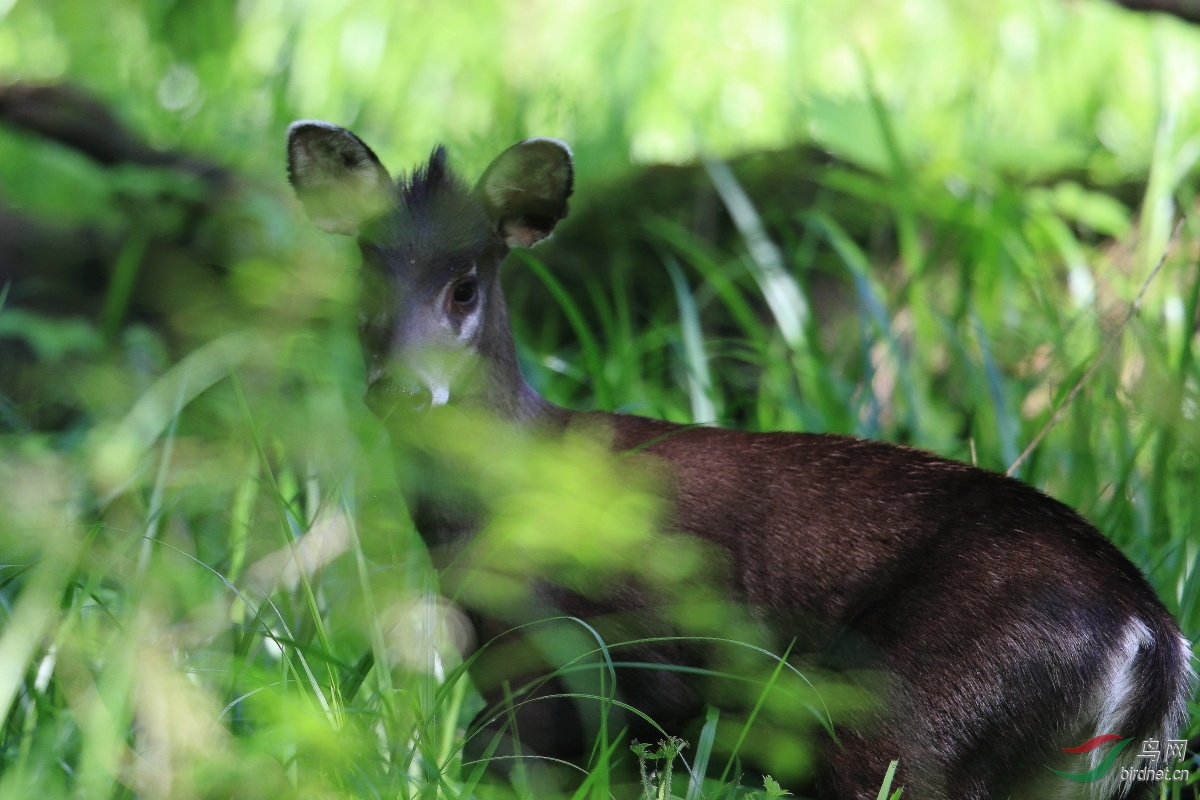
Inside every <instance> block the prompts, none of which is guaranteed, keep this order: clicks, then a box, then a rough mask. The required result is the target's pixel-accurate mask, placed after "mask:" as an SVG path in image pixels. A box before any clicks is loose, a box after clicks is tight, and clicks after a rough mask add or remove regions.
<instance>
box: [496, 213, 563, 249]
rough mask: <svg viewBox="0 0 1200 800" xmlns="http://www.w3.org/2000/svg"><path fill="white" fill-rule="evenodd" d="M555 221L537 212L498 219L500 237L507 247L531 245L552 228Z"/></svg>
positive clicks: (544, 236)
mask: <svg viewBox="0 0 1200 800" xmlns="http://www.w3.org/2000/svg"><path fill="white" fill-rule="evenodd" d="M556 222H557V220H555V219H551V218H550V217H544V216H541V215H539V214H524V215H520V216H516V217H508V218H507V219H502V220H500V225H499V230H500V237H501V238H502V239H504V243H505V244H507V245H508V246H509V247H532V246H533V245H535V244H537V243H538V242H540V241H541V240H542V239H545V238H546V237H547V236H549V235H550V234H551V232H552V231H553V230H554V225H555V223H556Z"/></svg>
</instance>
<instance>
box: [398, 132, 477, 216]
mask: <svg viewBox="0 0 1200 800" xmlns="http://www.w3.org/2000/svg"><path fill="white" fill-rule="evenodd" d="M396 191H397V193H398V194H399V200H400V205H401V206H402V207H404V208H407V209H409V210H410V211H419V210H422V209H423V208H425V207H426V206H428V205H429V204H430V202H431V200H432V199H433V197H434V196H435V195H437V194H442V193H452V192H464V193H465V192H466V191H467V187H466V184H464V183H463V182H462V181H460V180H459V179H458V176H457V175H455V174H454V173H453V172H452V171H451V170H450V166H449V165H448V164H447V163H446V146H445V145H441V144H439V145H437V146H436V147H434V148H433V152H432V153H431V154H430V155H429V163H428V164H425V165H424V166H420V167H417V168H416V169H414V170H413V171H412V175H409V176H404V175H401V176H400V177H399V178H398V179H397V180H396Z"/></svg>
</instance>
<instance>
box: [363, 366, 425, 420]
mask: <svg viewBox="0 0 1200 800" xmlns="http://www.w3.org/2000/svg"><path fill="white" fill-rule="evenodd" d="M365 399H366V403H367V407H368V408H370V409H371V411H372V413H374V414H375V416H377V417H385V416H387V415H388V414H389V413H391V412H392V411H397V410H398V411H423V410H425V409H427V408H429V407H430V406H431V405H432V404H433V395H432V394H431V393H430V391H429V388H428V387H426V386H425V384H423V383H421V382H420V381H419V380H417V379H416V378H413V377H411V376H407V375H393V374H390V373H384V374H383V375H380V376H379V377H378V378H376V379H375V380H374V381H372V382H371V384H370V385H369V386H368V387H367V395H366V398H365Z"/></svg>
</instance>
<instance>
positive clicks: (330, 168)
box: [288, 120, 392, 235]
mask: <svg viewBox="0 0 1200 800" xmlns="http://www.w3.org/2000/svg"><path fill="white" fill-rule="evenodd" d="M288 177H289V179H290V180H291V183H292V186H293V188H295V190H296V196H297V197H299V198H300V201H301V203H303V204H304V210H305V211H306V212H307V213H308V216H309V218H310V219H311V220H312V221H313V222H314V223H315V224H316V225H317V226H318V227H320V228H321V229H323V230H326V231H329V232H330V233H342V234H348V235H353V234H356V233H358V231H359V229H360V228H361V227H362V224H363V223H364V222H366V221H368V220H370V219H372V218H373V217H376V216H378V215H379V214H380V213H382V212H383V211H384V210H386V208H387V207H388V204H389V203H390V202H392V181H391V177H390V176H389V175H388V173H387V170H386V169H384V168H383V165H382V164H380V163H379V159H378V158H376V156H375V153H373V152H372V151H371V148H369V147H367V145H366V144H364V143H363V141H362V140H361V139H359V138H358V137H357V136H355V135H354V134H353V133H351V132H350V131H348V130H346V129H345V128H339V127H338V126H336V125H332V124H330V123H328V122H319V121H314V120H303V121H300V122H295V123H292V126H291V127H290V128H289V129H288Z"/></svg>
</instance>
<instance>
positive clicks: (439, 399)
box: [429, 386, 450, 408]
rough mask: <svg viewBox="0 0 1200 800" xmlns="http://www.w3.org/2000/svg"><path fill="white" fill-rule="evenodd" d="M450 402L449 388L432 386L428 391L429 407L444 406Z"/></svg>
mask: <svg viewBox="0 0 1200 800" xmlns="http://www.w3.org/2000/svg"><path fill="white" fill-rule="evenodd" d="M448 402H450V387H449V386H433V387H431V388H430V390H429V405H430V406H431V407H433V408H437V407H438V406H444V405H446V403H448Z"/></svg>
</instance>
